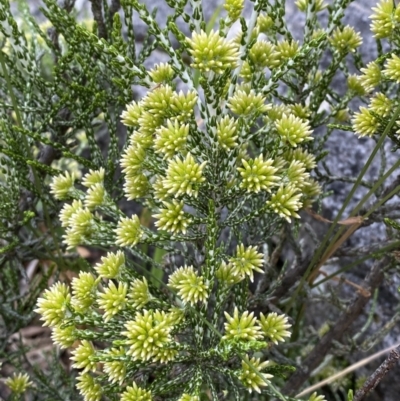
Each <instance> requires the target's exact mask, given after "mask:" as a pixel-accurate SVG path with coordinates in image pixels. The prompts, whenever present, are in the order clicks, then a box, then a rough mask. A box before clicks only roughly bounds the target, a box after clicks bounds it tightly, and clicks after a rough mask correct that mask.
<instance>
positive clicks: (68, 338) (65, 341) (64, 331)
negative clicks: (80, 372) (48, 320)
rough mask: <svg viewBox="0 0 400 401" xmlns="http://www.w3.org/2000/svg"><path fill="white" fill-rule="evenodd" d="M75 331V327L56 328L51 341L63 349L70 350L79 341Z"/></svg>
mask: <svg viewBox="0 0 400 401" xmlns="http://www.w3.org/2000/svg"><path fill="white" fill-rule="evenodd" d="M75 330H76V328H75V326H67V327H64V328H61V326H57V327H54V328H53V330H52V333H51V339H52V340H53V343H54V344H57V345H59V346H60V348H61V349H65V348H69V347H71V346H72V345H73V344H74V342H75V341H76V340H77V337H76V335H75Z"/></svg>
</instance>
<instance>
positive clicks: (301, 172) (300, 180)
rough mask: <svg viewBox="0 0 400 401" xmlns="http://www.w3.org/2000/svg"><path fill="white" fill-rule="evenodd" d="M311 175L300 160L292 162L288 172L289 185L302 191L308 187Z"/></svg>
mask: <svg viewBox="0 0 400 401" xmlns="http://www.w3.org/2000/svg"><path fill="white" fill-rule="evenodd" d="M309 177H310V173H307V172H306V166H305V164H304V163H303V162H301V161H299V160H292V161H291V163H290V165H289V167H288V169H287V170H286V177H285V179H286V180H287V183H288V184H289V185H290V184H292V185H294V186H295V187H296V188H298V189H300V190H302V189H303V188H304V186H305V185H306V182H307V179H308V178H309Z"/></svg>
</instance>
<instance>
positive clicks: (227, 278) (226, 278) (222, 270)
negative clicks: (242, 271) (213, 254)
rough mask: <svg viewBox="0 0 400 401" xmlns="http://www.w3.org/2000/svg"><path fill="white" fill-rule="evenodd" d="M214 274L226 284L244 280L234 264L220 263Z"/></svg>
mask: <svg viewBox="0 0 400 401" xmlns="http://www.w3.org/2000/svg"><path fill="white" fill-rule="evenodd" d="M215 276H216V278H217V279H218V280H219V281H221V282H222V283H224V284H226V285H234V284H237V283H240V282H241V281H242V280H244V276H241V275H239V274H237V269H236V268H235V266H234V265H232V264H230V263H228V264H227V263H225V262H222V263H221V264H220V266H219V268H218V270H217V271H216V273H215Z"/></svg>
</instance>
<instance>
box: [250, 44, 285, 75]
mask: <svg viewBox="0 0 400 401" xmlns="http://www.w3.org/2000/svg"><path fill="white" fill-rule="evenodd" d="M249 57H250V59H251V61H252V62H253V64H254V66H255V67H256V68H257V69H261V70H262V69H264V68H266V67H267V68H269V69H270V70H272V69H273V68H275V67H277V66H278V65H279V63H280V54H279V53H278V52H277V51H276V47H275V45H274V44H272V43H271V42H267V41H265V40H259V41H257V42H256V43H254V45H253V46H252V48H251V49H250V52H249Z"/></svg>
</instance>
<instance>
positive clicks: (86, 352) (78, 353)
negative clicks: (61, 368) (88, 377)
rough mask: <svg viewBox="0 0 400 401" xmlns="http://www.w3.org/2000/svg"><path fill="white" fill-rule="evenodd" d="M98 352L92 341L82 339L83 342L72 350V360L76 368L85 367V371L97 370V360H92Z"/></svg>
mask: <svg viewBox="0 0 400 401" xmlns="http://www.w3.org/2000/svg"><path fill="white" fill-rule="evenodd" d="M95 354H96V350H95V349H94V347H93V344H92V343H91V342H90V341H87V340H82V342H81V344H80V345H79V346H78V347H77V348H75V349H74V350H73V351H72V357H71V360H72V361H74V364H73V365H72V367H73V368H75V369H83V372H88V371H93V372H94V371H95V370H96V366H97V362H95V361H93V360H92V358H91V357H92V356H94V355H95Z"/></svg>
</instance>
